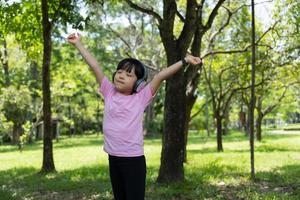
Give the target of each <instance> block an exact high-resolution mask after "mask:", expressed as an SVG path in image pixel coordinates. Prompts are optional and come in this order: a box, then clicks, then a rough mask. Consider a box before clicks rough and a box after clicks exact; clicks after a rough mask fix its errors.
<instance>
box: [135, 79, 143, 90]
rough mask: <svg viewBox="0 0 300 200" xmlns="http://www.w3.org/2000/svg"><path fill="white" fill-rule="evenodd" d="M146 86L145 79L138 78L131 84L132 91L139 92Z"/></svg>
mask: <svg viewBox="0 0 300 200" xmlns="http://www.w3.org/2000/svg"><path fill="white" fill-rule="evenodd" d="M145 86H146V81H145V80H144V79H139V80H137V81H136V82H135V84H134V86H133V92H139V91H141V90H142V89H143V88H144V87H145Z"/></svg>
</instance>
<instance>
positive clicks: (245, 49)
mask: <svg viewBox="0 0 300 200" xmlns="http://www.w3.org/2000/svg"><path fill="white" fill-rule="evenodd" d="M277 23H278V21H277V22H275V23H274V24H273V26H271V27H270V28H268V29H267V30H266V31H265V32H264V33H263V34H262V35H261V36H260V37H259V38H258V40H257V41H256V42H255V45H257V44H258V43H259V42H260V41H261V40H262V39H263V38H264V36H265V35H266V34H267V33H268V32H269V31H270V30H273V29H274V27H275V26H276V24H277ZM251 46H252V45H251V44H249V45H247V46H246V47H245V48H244V49H237V50H221V51H211V52H208V53H206V54H204V55H203V56H202V58H205V57H207V56H210V55H216V54H234V53H244V52H247V51H248V50H249V49H250V48H251Z"/></svg>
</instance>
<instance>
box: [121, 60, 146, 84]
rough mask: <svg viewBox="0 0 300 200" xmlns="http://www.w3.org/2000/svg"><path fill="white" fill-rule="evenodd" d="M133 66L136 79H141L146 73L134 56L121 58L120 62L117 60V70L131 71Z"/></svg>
mask: <svg viewBox="0 0 300 200" xmlns="http://www.w3.org/2000/svg"><path fill="white" fill-rule="evenodd" d="M133 68H134V73H135V75H136V77H137V79H141V78H143V77H144V75H145V73H146V72H145V67H144V65H143V64H142V63H141V62H140V61H139V60H137V59H134V58H125V59H123V60H121V62H119V64H118V67H117V71H118V70H120V69H121V70H126V72H129V73H131V71H132V69H133Z"/></svg>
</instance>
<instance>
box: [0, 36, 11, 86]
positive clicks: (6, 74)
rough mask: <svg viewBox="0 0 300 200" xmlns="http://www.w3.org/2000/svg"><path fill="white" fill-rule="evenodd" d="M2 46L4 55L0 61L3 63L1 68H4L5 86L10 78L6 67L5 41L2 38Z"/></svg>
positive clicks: (8, 83)
mask: <svg viewBox="0 0 300 200" xmlns="http://www.w3.org/2000/svg"><path fill="white" fill-rule="evenodd" d="M3 48H4V52H3V53H4V55H3V56H2V58H1V62H2V64H3V70H4V77H5V86H9V85H10V78H9V69H8V54H7V43H6V40H5V39H4V42H3Z"/></svg>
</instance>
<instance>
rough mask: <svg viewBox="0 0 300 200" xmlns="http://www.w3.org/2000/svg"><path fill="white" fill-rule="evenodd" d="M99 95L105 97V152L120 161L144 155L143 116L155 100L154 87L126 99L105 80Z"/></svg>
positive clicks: (144, 89) (148, 87)
mask: <svg viewBox="0 0 300 200" xmlns="http://www.w3.org/2000/svg"><path fill="white" fill-rule="evenodd" d="M99 91H100V92H101V93H102V95H103V97H104V118H103V132H104V151H105V152H107V153H108V154H109V155H112V156H120V157H134V156H141V155H144V138H143V114H144V110H145V109H146V107H147V105H149V103H150V102H151V100H152V99H153V96H152V93H151V88H150V86H149V85H147V86H146V87H145V88H143V89H142V90H141V91H140V92H139V93H134V94H132V95H128V96H126V95H123V94H122V93H119V92H118V91H117V90H116V89H115V87H114V85H113V84H112V83H111V82H110V81H109V80H108V79H107V77H104V78H103V80H102V83H101V87H100V90H99Z"/></svg>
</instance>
